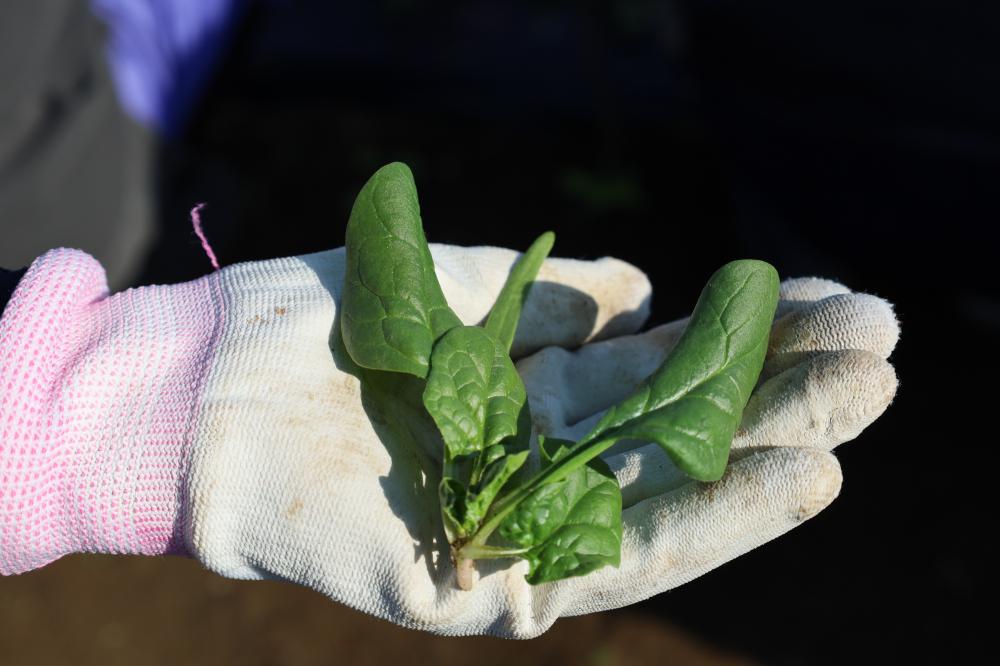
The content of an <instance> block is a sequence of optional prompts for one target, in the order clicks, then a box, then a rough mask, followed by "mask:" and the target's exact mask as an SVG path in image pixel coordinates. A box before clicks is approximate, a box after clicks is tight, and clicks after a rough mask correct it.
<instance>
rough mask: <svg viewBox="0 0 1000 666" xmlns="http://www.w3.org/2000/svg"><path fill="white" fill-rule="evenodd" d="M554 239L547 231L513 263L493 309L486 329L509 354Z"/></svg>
mask: <svg viewBox="0 0 1000 666" xmlns="http://www.w3.org/2000/svg"><path fill="white" fill-rule="evenodd" d="M555 240H556V235H555V234H554V233H552V232H551V231H547V232H545V233H544V234H542V235H541V236H539V237H538V238H537V239H536V240H535V242H534V243H532V244H531V247H529V248H528V250H527V252H525V253H524V254H523V255H522V256H521V258H520V259H518V261H517V263H516V264H514V268H513V269H511V272H510V275H509V276H508V277H507V282H506V283H504V286H503V289H501V290H500V295H499V296H497V300H496V303H494V304H493V308H492V309H491V310H490V316H489V317H488V318H487V319H486V330H487V331H489V332H490V333H492V334H493V336H494V337H495V338H496V339H497V340H498V341H499V342H500V344H501V345H502V346H503V349H504V352H510V346H511V345H512V344H513V343H514V333H515V332H516V331H517V322H518V320H519V319H520V318H521V309H522V307H523V306H524V301H525V299H526V298H527V297H528V290H529V289H531V284H532V282H534V281H535V276H536V275H538V270H539V269H540V268H541V267H542V262H543V261H545V257H547V256H548V255H549V252H551V251H552V244H553V243H555Z"/></svg>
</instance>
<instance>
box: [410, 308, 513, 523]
mask: <svg viewBox="0 0 1000 666" xmlns="http://www.w3.org/2000/svg"><path fill="white" fill-rule="evenodd" d="M423 401H424V407H425V408H426V409H427V412H428V413H429V414H430V415H431V418H433V419H434V422H435V423H436V424H437V426H438V429H439V430H440V431H441V436H442V438H443V439H444V444H445V460H444V473H443V479H442V482H441V489H440V496H441V505H442V511H443V512H444V514H445V515H444V519H445V525H446V528H448V529H450V530H451V531H450V532H449V538H452V537H462V536H466V535H468V534H470V533H471V532H473V531H475V529H476V527H478V525H479V521H480V520H481V519H482V517H483V515H484V514H485V513H486V510H487V509H488V508H489V506H490V503H491V502H492V501H493V498H495V497H496V495H497V493H498V492H499V491H500V489H501V488H502V487H503V485H504V484H505V483H506V482H507V480H508V479H509V478H510V477H511V475H513V474H514V473H515V472H516V471H517V470H518V468H520V467H521V465H522V464H523V463H524V460H525V458H526V457H527V455H528V450H527V449H528V437H529V436H530V433H531V419H530V416H529V413H528V405H527V393H526V392H525V389H524V383H523V382H522V381H521V377H520V376H519V375H518V374H517V370H516V369H515V368H514V364H513V363H512V362H511V360H510V357H509V356H508V355H507V352H506V350H505V349H504V348H503V347H501V346H500V343H499V342H497V340H496V339H495V338H494V337H493V336H491V335H490V334H489V333H487V332H486V331H485V330H484V329H482V328H479V327H477V326H460V327H456V328H453V329H451V330H450V331H448V332H447V333H445V334H444V335H443V336H441V339H440V340H438V342H437V344H435V345H434V350H433V352H432V354H431V363H430V372H429V374H428V375H427V385H426V387H425V388H424V394H423ZM449 523H450V524H449Z"/></svg>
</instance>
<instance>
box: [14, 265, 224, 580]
mask: <svg viewBox="0 0 1000 666" xmlns="http://www.w3.org/2000/svg"><path fill="white" fill-rule="evenodd" d="M221 312H222V299H221V298H220V296H219V293H218V280H217V278H216V277H215V276H207V277H205V278H201V279H199V280H195V281H193V282H188V283H184V284H179V285H171V286H150V287H142V288H138V289H129V290H127V291H124V292H121V293H119V294H115V295H113V296H109V294H108V288H107V283H106V278H105V274H104V269H103V268H102V267H101V265H100V264H99V263H98V262H97V261H96V260H95V259H94V258H93V257H91V256H90V255H88V254H86V253H84V252H81V251H79V250H71V249H65V248H59V249H55V250H51V251H49V252H47V253H45V254H44V255H42V256H41V257H39V258H38V259H36V260H35V262H34V263H33V264H32V265H31V267H30V268H29V269H28V272H27V274H26V275H25V276H24V278H23V279H22V280H21V282H20V284H19V285H18V287H17V290H16V291H15V292H14V294H13V296H12V298H11V301H10V303H8V306H7V308H6V310H5V311H4V316H3V318H2V319H0V391H2V392H0V573H3V574H11V573H21V572H24V571H28V570H30V569H34V568H37V567H40V566H42V565H44V564H46V563H48V562H51V561H53V560H55V559H58V558H59V557H61V556H63V555H65V554H68V553H73V552H102V553H137V554H147V555H156V554H163V553H182V552H184V545H183V538H182V533H183V529H182V524H183V519H184V517H183V514H184V512H185V511H184V508H183V507H184V506H185V504H186V502H185V501H184V497H185V488H184V483H185V479H186V474H187V467H188V460H189V458H190V446H191V429H192V425H191V424H192V420H193V418H192V416H193V412H194V410H195V407H196V404H197V399H198V395H199V393H200V391H201V388H202V383H203V381H204V377H205V375H206V372H207V369H208V367H209V364H210V361H211V354H212V348H213V345H214V343H215V341H216V340H217V339H218V336H219V335H220V333H221V325H220V322H221V321H222V316H221Z"/></svg>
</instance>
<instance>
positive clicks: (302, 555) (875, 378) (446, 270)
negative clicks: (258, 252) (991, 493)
mask: <svg viewBox="0 0 1000 666" xmlns="http://www.w3.org/2000/svg"><path fill="white" fill-rule="evenodd" d="M431 252H432V255H433V257H434V261H435V267H436V269H437V274H438V278H439V280H440V282H441V285H442V288H443V291H444V294H445V296H446V297H447V300H448V302H449V304H450V305H451V307H452V309H453V310H454V311H455V312H456V314H458V316H459V317H460V318H461V319H462V321H463V322H465V323H467V324H472V323H479V322H480V321H481V320H482V319H483V318H484V316H485V315H486V314H487V312H488V310H489V308H490V307H491V305H492V304H493V301H494V299H495V298H496V296H497V294H498V293H499V291H500V287H501V285H502V284H503V281H504V279H505V278H506V276H507V273H508V271H509V268H510V266H511V265H512V263H513V262H514V260H515V259H516V257H517V256H518V255H517V254H516V253H514V252H511V251H508V250H502V249H496V248H467V249H466V248H456V247H449V246H440V245H438V246H434V245H432V246H431ZM343 272H344V252H343V249H342V248H341V249H338V250H333V251H329V252H322V253H317V254H313V255H306V256H302V257H294V258H290V259H278V260H274V261H268V262H258V263H251V264H241V265H236V266H231V267H228V268H225V269H223V270H222V271H221V273H220V274H219V277H220V284H221V286H222V292H223V296H224V301H225V303H226V314H225V322H224V324H223V326H222V330H223V333H222V337H221V341H220V347H219V351H218V353H217V354H216V358H215V360H214V361H213V368H212V369H211V371H210V374H209V377H208V379H207V381H206V387H205V390H204V397H203V400H202V403H201V405H200V408H199V416H198V422H197V424H196V428H195V433H196V435H195V439H194V444H193V454H192V459H191V467H190V476H189V480H188V489H189V490H188V492H189V497H190V516H189V518H188V523H187V527H186V534H185V538H186V541H187V547H188V549H189V551H190V552H191V553H192V554H193V555H194V556H195V557H197V558H198V559H199V560H200V561H201V562H202V563H203V564H204V565H205V566H207V567H208V568H210V569H212V570H213V571H216V572H218V573H219V574H221V575H223V576H227V577H231V578H241V579H263V578H277V579H281V580H287V581H292V582H295V583H299V584H302V585H306V586H308V587H310V588H312V589H315V590H317V591H319V592H321V593H323V594H325V595H327V596H329V597H330V598H331V599H333V600H335V601H338V602H340V603H343V604H346V605H348V606H350V607H352V608H355V609H358V610H360V611H364V612H366V613H370V614H372V615H375V616H377V617H381V618H384V619H386V620H389V621H391V622H394V623H396V624H400V625H403V626H406V627H411V628H415V629H421V630H425V631H430V632H433V633H437V634H445V635H468V634H491V635H496V636H504V637H510V638H530V637H534V636H537V635H539V634H541V633H542V632H544V631H545V630H546V629H548V628H549V627H550V626H551V625H552V623H553V622H554V621H555V620H556V619H557V618H559V617H562V616H568V615H578V614H582V613H589V612H594V611H599V610H604V609H610V608H617V607H620V606H624V605H627V604H631V603H634V602H636V601H640V600H642V599H645V598H648V597H650V596H652V595H655V594H657V593H659V592H662V591H664V590H667V589H670V588H672V587H675V586H677V585H680V584H682V583H684V582H686V581H689V580H691V579H693V578H695V577H697V576H699V575H701V574H703V573H705V572H707V571H709V570H711V569H713V568H715V567H717V566H719V565H720V564H722V563H724V562H726V561H728V560H731V559H733V558H734V557H737V556H738V555H740V554H742V553H745V552H747V551H748V550H750V549H752V548H754V547H756V546H758V545H760V544H762V543H764V542H766V541H769V540H770V539H773V538H775V537H776V536H778V535H780V534H782V533H784V532H785V531H787V530H789V529H791V528H792V527H794V526H796V525H798V524H799V523H801V522H802V521H803V520H805V519H807V518H810V517H812V516H813V515H815V514H816V513H817V512H818V511H820V510H821V509H822V508H824V507H825V506H826V505H827V504H829V503H830V502H831V501H832V500H833V499H834V498H835V497H836V495H837V493H838V491H839V489H840V482H841V472H840V467H839V465H838V463H837V460H836V458H835V457H834V456H833V455H832V454H831V453H830V452H829V451H830V450H831V449H832V448H833V447H835V446H836V445H838V444H840V443H842V442H845V441H847V440H850V439H852V438H853V437H856V436H857V435H858V433H859V432H861V430H862V429H863V428H864V427H865V426H867V425H868V424H869V423H871V422H872V421H873V420H874V419H875V418H877V417H878V415H879V414H881V413H882V411H884V410H885V408H886V406H887V405H888V404H889V402H890V400H891V399H892V397H893V395H894V392H895V388H896V378H895V374H894V372H893V369H892V367H891V366H890V365H889V364H888V363H887V362H886V361H885V359H886V357H887V356H888V355H889V353H890V352H891V351H892V348H893V346H894V345H895V342H896V338H897V335H898V327H897V324H896V320H895V317H894V315H893V312H892V309H891V307H890V305H889V304H888V303H886V302H885V301H883V300H881V299H879V298H875V297H872V296H867V295H863V294H852V293H850V292H849V291H848V290H847V289H846V288H845V287H843V286H841V285H839V284H836V283H832V282H828V281H825V280H815V279H805V280H791V281H786V282H785V283H783V284H782V290H781V296H782V299H783V300H782V302H781V303H780V304H779V312H778V313H779V315H782V314H784V316H783V317H782V318H781V319H779V320H778V321H777V323H776V324H775V327H774V332H773V335H772V339H771V350H770V353H769V358H768V361H767V366H766V368H765V373H768V374H769V375H774V376H772V377H771V378H770V379H768V380H766V381H764V382H763V383H762V384H761V385H760V386H759V387H758V389H757V390H756V392H755V394H754V396H753V397H752V398H751V400H750V403H749V405H748V407H747V409H746V412H745V415H744V419H743V424H742V427H741V429H740V431H739V433H738V435H737V438H736V441H735V442H734V447H736V449H737V452H734V456H733V460H732V461H731V463H730V466H729V468H728V470H727V472H726V475H725V476H724V477H723V479H722V480H720V481H718V482H715V483H699V482H693V481H690V480H686V479H685V478H683V477H682V476H681V475H680V474H679V473H678V472H677V471H676V470H675V469H674V467H673V465H672V464H671V463H670V461H669V459H668V458H667V457H666V455H665V454H663V453H662V451H661V449H660V448H659V447H658V446H656V445H648V446H641V445H639V446H637V447H636V448H634V449H632V450H626V449H627V447H628V444H627V443H623V444H619V445H617V446H616V447H615V448H614V449H613V450H611V451H609V452H608V453H607V455H606V456H605V459H606V460H607V461H608V463H609V464H610V465H611V467H612V469H613V470H614V471H615V472H616V474H617V475H618V478H619V481H620V483H621V485H622V492H623V499H624V507H625V510H624V513H623V524H624V534H623V545H622V557H621V566H620V567H619V568H617V569H615V568H610V567H606V568H604V569H601V570H599V571H597V572H595V573H592V574H589V575H587V576H583V577H579V578H571V579H567V580H562V581H559V582H556V583H549V584H543V585H540V586H536V587H533V586H530V585H528V584H527V583H526V582H525V580H524V574H525V572H526V570H527V563H526V562H516V563H515V562H514V561H512V560H492V561H490V560H486V561H482V560H481V561H477V563H476V565H477V567H478V572H479V580H478V583H477V584H476V585H475V588H474V589H473V590H471V591H462V590H460V589H458V586H457V584H456V579H455V572H454V568H453V566H452V564H451V562H450V561H449V555H448V544H447V542H446V539H445V537H444V532H443V528H442V526H441V517H440V508H439V506H438V501H437V492H436V487H435V486H434V484H433V482H432V481H430V480H429V479H428V478H427V477H425V476H424V475H423V474H422V472H421V467H420V462H419V460H418V457H417V456H415V455H414V454H413V453H412V451H411V450H410V449H408V448H406V447H404V446H401V445H400V443H399V442H394V441H389V440H391V439H392V438H391V437H387V438H386V441H383V440H381V439H380V437H379V435H378V434H377V431H380V432H383V434H384V433H385V432H390V431H391V428H385V427H383V426H385V425H386V424H380V423H373V422H372V420H371V419H370V418H369V415H368V414H367V413H366V411H365V409H364V408H363V405H362V400H361V394H360V386H359V381H358V380H357V379H356V378H355V377H354V376H352V375H350V374H347V373H345V372H344V371H342V370H340V369H338V367H337V365H336V364H335V360H334V357H333V355H332V354H331V351H330V343H331V336H332V335H333V334H334V318H335V313H336V308H337V303H338V302H339V298H340V292H341V289H342V284H343ZM538 280H539V282H538V283H536V285H535V287H534V288H533V289H532V290H531V292H530V296H529V298H528V302H527V303H526V305H525V309H524V313H523V316H522V319H521V324H520V327H519V329H518V335H517V340H516V342H515V345H514V356H515V358H516V357H518V356H520V355H523V354H525V353H527V352H531V351H534V350H536V349H539V348H540V347H543V346H546V345H561V346H564V347H574V346H577V345H579V344H581V343H583V342H584V341H586V340H588V339H590V338H592V337H593V336H594V335H595V334H599V335H600V336H601V337H611V338H613V339H609V340H607V341H606V342H594V343H591V344H586V345H584V346H583V347H581V348H580V349H579V350H578V351H575V352H571V351H567V350H566V349H562V348H558V347H547V348H545V349H543V350H542V351H540V352H538V353H536V354H534V355H533V356H529V357H527V358H524V359H523V360H521V361H520V363H519V365H518V369H519V371H520V373H521V374H522V376H523V378H524V380H525V383H526V386H527V389H528V393H529V400H530V404H531V408H532V411H533V416H534V420H535V424H536V427H537V428H538V429H540V430H541V431H542V432H544V433H546V434H552V435H556V436H561V435H567V434H569V435H578V434H579V433H580V431H581V430H586V429H587V428H588V427H589V425H590V424H591V423H592V422H593V420H594V419H596V418H599V415H600V413H601V411H602V410H603V409H605V408H606V407H608V406H610V405H611V404H613V403H615V402H616V401H617V400H619V399H620V398H622V397H624V396H625V395H627V394H628V393H629V392H630V391H631V390H632V388H634V386H635V385H636V384H637V383H638V382H639V381H640V380H642V379H643V378H644V377H645V376H646V375H648V374H650V373H651V372H652V371H653V370H654V369H655V368H656V367H657V366H658V365H659V363H660V362H661V361H662V359H663V357H664V355H665V354H666V353H667V351H668V349H669V348H670V346H671V344H672V343H673V341H674V340H675V339H676V338H677V337H678V336H679V334H680V332H681V330H682V328H683V322H676V323H674V324H668V325H666V326H663V327H660V328H657V329H654V330H653V331H650V332H648V333H644V334H641V335H630V334H631V333H634V331H636V330H638V328H639V327H640V326H641V324H642V323H643V321H644V320H645V318H646V316H647V313H648V303H649V296H650V286H649V282H648V280H647V279H646V277H645V275H643V274H642V273H641V272H640V271H638V270H637V269H636V268H634V267H632V266H630V265H628V264H626V263H624V262H621V261H618V260H615V259H601V260H598V261H594V262H589V261H574V260H565V259H549V260H547V261H546V262H545V264H544V265H543V267H542V269H541V273H540V275H539V277H538ZM695 296H696V295H695V294H692V304H693V302H694V300H695ZM613 336H621V337H613ZM781 369H784V371H783V372H780V373H779V372H778V371H779V370H781ZM775 373H777V374H775ZM397 425H398V424H397Z"/></svg>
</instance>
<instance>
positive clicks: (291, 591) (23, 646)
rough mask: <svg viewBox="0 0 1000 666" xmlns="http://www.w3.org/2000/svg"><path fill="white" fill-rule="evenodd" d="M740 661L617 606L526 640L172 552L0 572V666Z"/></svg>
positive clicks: (601, 665) (80, 558)
mask: <svg viewBox="0 0 1000 666" xmlns="http://www.w3.org/2000/svg"><path fill="white" fill-rule="evenodd" d="M473 654H475V659H474V663H476V664H477V665H481V666H492V665H493V664H497V665H500V664H502V665H504V666H510V664H517V666H531V665H532V664H546V665H547V666H550V665H552V664H574V665H575V664H582V665H593V666H617V665H620V664H621V665H623V664H657V666H661V665H672V664H678V665H687V664H692V665H699V666H700V665H709V664H711V665H722V664H725V665H727V666H729V665H732V666H735V665H738V664H739V665H742V664H750V663H753V662H752V661H751V660H749V659H746V658H742V657H740V656H738V655H733V654H727V653H723V652H721V651H719V650H717V649H714V648H711V647H709V646H707V645H705V644H703V643H701V642H700V641H698V640H696V639H694V638H692V637H691V636H688V635H686V634H685V633H683V632H682V631H680V630H679V629H677V628H676V627H673V626H671V625H670V624H669V623H666V622H663V621H659V620H657V619H654V618H650V617H649V616H642V615H637V614H634V613H630V612H629V611H627V610H620V611H613V612H607V613H600V614H596V615H588V616H584V617H577V618H566V619H563V620H560V621H558V622H557V623H556V624H555V626H554V627H553V628H552V629H550V630H549V631H548V632H547V633H546V634H544V635H543V636H541V637H540V638H537V639H535V640H531V641H510V640H502V639H495V638H442V637H438V636H431V635H429V634H424V633H420V632H417V631H411V630H408V629H403V628H400V627H397V626H394V625H392V624H389V623H388V622H384V621H382V620H378V619H375V618H372V617H368V616H366V615H363V614H361V613H358V612H355V611H352V610H350V609H347V608H345V607H343V606H341V605H339V604H336V603H334V602H332V601H330V600H329V599H327V598H325V597H323V596H321V595H320V594H318V593H316V592H313V591H311V590H308V589H306V588H303V587H299V586H296V585H291V584H286V583H279V582H274V581H263V582H256V581H255V582H250V581H233V580H228V579H225V578H221V577H219V576H216V575H214V574H212V573H210V572H208V571H206V570H204V569H203V568H202V567H201V566H200V565H199V564H198V563H196V562H195V561H193V560H187V559H184V558H178V557H167V558H144V557H113V556H98V555H77V556H72V557H68V558H64V559H62V560H60V561H58V562H55V563H53V564H51V565H49V566H47V567H45V568H43V569H41V570H38V571H35V572H31V573H28V574H25V575H22V576H12V577H7V578H0V664H11V665H15V664H16V665H17V666H22V665H31V664H64V663H73V664H77V665H79V666H86V665H88V664H94V665H95V666H97V665H99V666H115V665H117V664H127V665H128V666H134V665H135V664H144V665H146V666H156V665H158V664H165V665H166V664H169V665H170V666H175V665H176V664H240V665H241V666H256V665H261V666H263V665H270V664H274V665H281V666H297V665H299V664H351V665H352V666H364V665H366V664H413V663H428V664H434V665H435V666H437V665H441V666H448V665H449V664H463V665H464V664H468V663H470V655H473Z"/></svg>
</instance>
